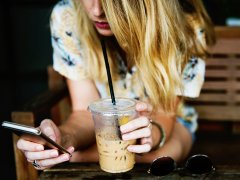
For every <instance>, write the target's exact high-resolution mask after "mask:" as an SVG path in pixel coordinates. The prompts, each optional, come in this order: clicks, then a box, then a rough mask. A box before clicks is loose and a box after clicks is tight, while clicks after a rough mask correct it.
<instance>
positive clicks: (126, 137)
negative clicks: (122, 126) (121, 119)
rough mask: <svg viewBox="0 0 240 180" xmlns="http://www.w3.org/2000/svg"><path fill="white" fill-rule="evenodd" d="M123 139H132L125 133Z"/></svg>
mask: <svg viewBox="0 0 240 180" xmlns="http://www.w3.org/2000/svg"><path fill="white" fill-rule="evenodd" d="M122 139H123V140H124V141H127V140H129V139H130V137H129V135H126V134H123V135H122Z"/></svg>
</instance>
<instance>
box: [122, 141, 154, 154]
mask: <svg viewBox="0 0 240 180" xmlns="http://www.w3.org/2000/svg"><path fill="white" fill-rule="evenodd" d="M151 148H152V146H151V144H149V143H146V144H142V145H129V146H128V147H127V150H128V151H130V152H134V153H146V152H149V151H150V150H151Z"/></svg>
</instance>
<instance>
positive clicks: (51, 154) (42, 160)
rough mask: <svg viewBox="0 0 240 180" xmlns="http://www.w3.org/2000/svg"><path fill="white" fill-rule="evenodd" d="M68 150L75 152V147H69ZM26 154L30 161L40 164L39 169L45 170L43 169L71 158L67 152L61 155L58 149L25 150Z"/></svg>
mask: <svg viewBox="0 0 240 180" xmlns="http://www.w3.org/2000/svg"><path fill="white" fill-rule="evenodd" d="M67 151H68V152H70V153H73V152H74V147H72V146H71V147H69V148H68V149H67ZM24 154H25V156H26V158H27V160H28V161H29V162H31V163H33V162H35V163H37V165H38V166H37V167H36V168H37V169H38V170H40V169H41V170H43V169H46V168H49V167H51V166H53V165H56V164H59V163H62V162H65V161H69V160H70V155H69V154H67V153H66V154H60V155H59V152H58V150H56V149H51V150H45V151H40V152H29V151H25V152H24ZM34 167H35V166H34Z"/></svg>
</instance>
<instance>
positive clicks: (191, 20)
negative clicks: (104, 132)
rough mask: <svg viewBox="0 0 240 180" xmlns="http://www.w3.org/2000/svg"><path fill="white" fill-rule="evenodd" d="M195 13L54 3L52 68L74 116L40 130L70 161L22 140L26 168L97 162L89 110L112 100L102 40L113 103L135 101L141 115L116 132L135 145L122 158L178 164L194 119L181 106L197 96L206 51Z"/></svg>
mask: <svg viewBox="0 0 240 180" xmlns="http://www.w3.org/2000/svg"><path fill="white" fill-rule="evenodd" d="M191 4H192V2H190V1H189V5H191ZM192 6H193V7H194V5H192ZM198 7H199V8H200V9H201V10H200V11H197V9H198ZM195 8H196V9H195V10H194V11H193V12H191V13H189V12H187V11H186V10H187V9H185V6H184V5H183V4H181V5H180V3H179V2H178V1H176V0H161V1H153V0H141V1H140V0H132V1H124V0H62V1H60V2H59V3H58V4H57V5H56V6H55V7H54V9H53V11H52V16H51V33H52V45H53V60H54V64H53V65H54V69H55V70H56V71H58V72H59V73H60V74H62V75H63V76H65V77H66V81H67V85H68V88H69V92H70V96H71V101H72V114H71V115H70V117H69V118H68V120H67V121H66V123H64V124H62V125H61V126H59V127H57V126H56V125H55V124H54V123H53V122H52V121H51V120H48V119H46V120H43V121H42V123H41V125H40V128H41V130H42V131H43V132H44V133H45V134H47V135H48V136H49V137H50V138H52V139H53V140H54V141H57V142H58V143H60V144H61V145H63V146H64V147H68V151H69V152H71V153H72V154H73V156H72V157H71V158H70V157H69V155H68V154H61V155H60V154H59V153H58V151H56V150H54V149H50V150H49V149H48V150H45V149H44V146H43V145H40V144H36V143H33V142H30V141H26V140H24V139H23V138H20V139H19V141H18V143H17V147H18V148H19V149H20V150H22V151H23V152H24V154H25V156H26V158H27V159H28V161H29V162H34V163H37V164H38V165H39V166H38V167H37V169H39V170H43V169H46V168H49V167H51V166H53V165H55V164H58V163H61V162H64V161H71V162H76V161H82V162H89V161H91V162H95V161H98V154H97V149H96V145H95V135H94V124H93V120H92V118H91V114H90V112H89V111H87V107H88V105H89V104H90V103H91V102H92V101H95V100H97V99H100V98H106V97H110V94H109V91H108V89H109V88H108V82H107V76H106V70H105V66H104V60H103V57H102V50H101V45H100V38H104V39H105V43H106V47H107V51H108V56H109V63H110V67H111V71H112V78H113V86H114V90H115V96H121V97H128V98H134V99H137V100H138V103H137V105H136V110H137V111H138V112H139V114H140V115H141V116H140V117H138V118H136V119H134V120H133V121H131V122H128V123H127V124H125V125H122V126H121V127H120V130H121V133H122V138H123V140H130V139H139V140H140V141H139V143H138V144H136V145H129V146H128V148H127V149H128V151H131V152H134V153H136V154H137V155H136V158H137V162H150V161H152V160H153V159H155V158H156V157H158V156H167V155H168V156H171V157H173V158H174V159H175V160H176V161H180V160H182V159H183V158H185V157H186V156H187V154H188V152H189V150H190V148H191V146H192V143H193V138H194V132H195V130H196V128H197V122H196V119H197V114H196V112H195V111H194V109H191V108H187V107H185V106H184V105H183V103H180V102H181V100H182V99H183V97H197V96H198V95H199V92H200V89H201V86H202V83H203V80H204V61H203V60H202V59H201V58H200V57H202V55H203V52H204V53H205V52H206V46H205V45H204V46H202V45H201V44H200V45H199V43H203V44H204V43H205V42H206V40H205V39H206V36H208V34H209V33H208V34H206V33H205V32H206V31H204V28H205V24H204V23H205V21H202V20H205V18H206V17H203V18H202V15H203V14H201V12H203V10H204V8H203V6H202V7H200V6H196V7H195ZM201 18H202V19H201ZM195 23H196V25H195ZM201 28H202V29H201ZM198 32H199V33H198ZM199 47H201V48H199ZM202 50H204V51H202ZM198 55H199V56H198ZM189 114H191V116H188V115H189ZM151 121H154V124H153V125H152V126H149V125H150V124H151ZM156 124H157V125H156ZM160 130H162V131H160ZM138 154H141V156H138Z"/></svg>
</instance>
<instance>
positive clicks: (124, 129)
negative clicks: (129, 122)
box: [120, 125, 126, 133]
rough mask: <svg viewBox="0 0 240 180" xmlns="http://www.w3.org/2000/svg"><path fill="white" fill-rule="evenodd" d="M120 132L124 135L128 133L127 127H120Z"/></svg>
mask: <svg viewBox="0 0 240 180" xmlns="http://www.w3.org/2000/svg"><path fill="white" fill-rule="evenodd" d="M120 131H121V132H122V133H125V132H126V127H125V126H124V125H122V126H120Z"/></svg>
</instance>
